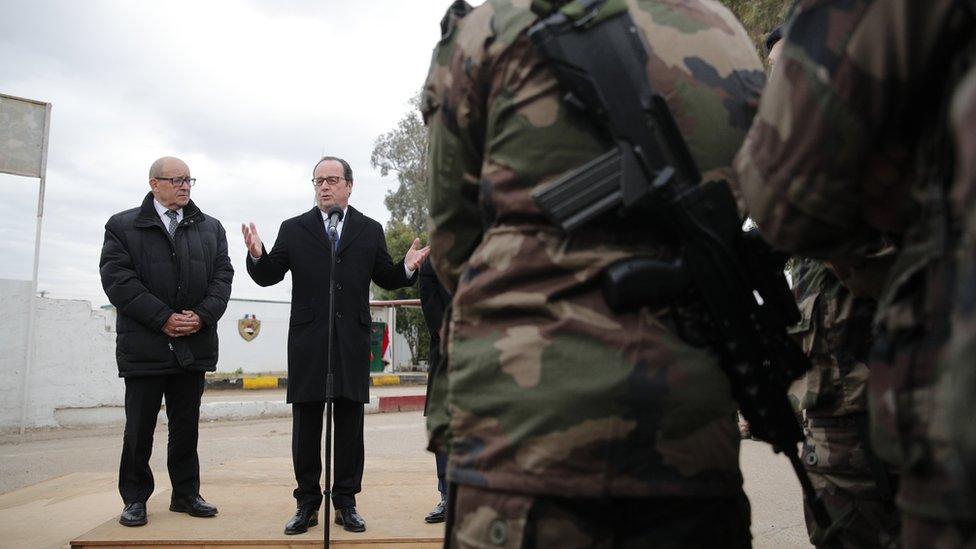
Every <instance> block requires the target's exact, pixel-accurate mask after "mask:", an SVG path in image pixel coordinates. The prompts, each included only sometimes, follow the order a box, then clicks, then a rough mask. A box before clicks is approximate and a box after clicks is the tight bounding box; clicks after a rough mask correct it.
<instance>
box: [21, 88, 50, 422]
mask: <svg viewBox="0 0 976 549" xmlns="http://www.w3.org/2000/svg"><path fill="white" fill-rule="evenodd" d="M50 131H51V104H50V103H45V104H44V137H43V138H42V140H41V173H40V176H41V184H40V187H39V189H38V191H37V226H36V228H35V231H34V271H33V274H32V275H31V291H30V301H29V305H28V312H27V360H25V361H24V382H23V391H22V392H21V394H22V395H23V404H22V406H21V409H20V434H24V432H25V431H26V429H27V404H28V402H30V399H29V398H28V396H29V395H28V394H27V392H28V391H29V390H30V376H31V367H32V366H33V364H34V358H35V354H36V349H35V347H36V346H37V345H36V344H37V341H36V340H37V329H36V327H35V326H34V324H36V320H37V271H38V265H39V264H40V257H41V224H42V222H43V221H44V189H45V186H46V183H47V144H48V135H49V133H50Z"/></svg>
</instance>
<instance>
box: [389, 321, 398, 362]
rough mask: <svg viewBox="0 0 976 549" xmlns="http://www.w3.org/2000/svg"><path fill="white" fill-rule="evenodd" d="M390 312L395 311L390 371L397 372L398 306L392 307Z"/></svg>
mask: <svg viewBox="0 0 976 549" xmlns="http://www.w3.org/2000/svg"><path fill="white" fill-rule="evenodd" d="M390 310H391V311H393V315H392V316H393V326H391V327H390V370H391V371H393V372H395V371H396V369H397V361H396V335H397V331H396V323H397V319H396V311H397V306H396V305H394V306H393V307H390Z"/></svg>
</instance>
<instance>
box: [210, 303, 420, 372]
mask: <svg viewBox="0 0 976 549" xmlns="http://www.w3.org/2000/svg"><path fill="white" fill-rule="evenodd" d="M290 309H291V305H290V304H289V303H287V302H282V301H259V300H247V299H234V298H231V300H230V302H229V303H228V304H227V311H226V312H225V313H224V316H223V317H221V319H220V321H219V322H218V323H217V337H218V338H219V339H220V360H219V361H218V362H217V371H218V372H233V371H235V370H237V369H238V368H240V369H241V370H242V371H243V372H244V373H258V372H284V371H286V370H287V369H288V361H287V358H286V355H287V352H288V316H289V311H290ZM371 313H372V316H373V320H375V321H378V322H388V321H387V314H386V309H380V308H376V309H373V310H372V311H371ZM245 314H253V315H256V316H257V319H258V320H260V321H261V331H260V332H259V333H258V336H257V337H256V338H254V339H253V340H251V341H245V340H244V338H242V337H241V335H240V333H238V331H237V321H238V320H240V319H242V318H244V315H245ZM394 343H395V344H396V346H397V348H396V361H397V364H402V365H406V364H409V363H410V361H411V354H410V345H409V344H408V343H407V340H406V338H404V337H403V336H401V335H399V334H398V335H397V336H396V337H395V338H394Z"/></svg>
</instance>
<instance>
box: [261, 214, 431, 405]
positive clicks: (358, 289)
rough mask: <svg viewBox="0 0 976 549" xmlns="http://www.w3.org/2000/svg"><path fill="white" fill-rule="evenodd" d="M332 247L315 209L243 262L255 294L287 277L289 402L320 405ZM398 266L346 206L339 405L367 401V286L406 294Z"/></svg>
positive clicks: (370, 226)
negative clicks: (289, 282) (257, 288)
mask: <svg viewBox="0 0 976 549" xmlns="http://www.w3.org/2000/svg"><path fill="white" fill-rule="evenodd" d="M331 253H332V250H331V246H330V242H329V239H328V237H327V236H326V232H325V225H324V224H323V222H322V214H321V212H320V210H319V209H318V207H315V208H312V209H311V210H309V211H308V212H305V213H303V214H302V215H299V216H297V217H293V218H291V219H288V220H285V221H284V222H282V223H281V228H280V229H278V238H277V240H275V243H274V247H273V248H272V249H271V251H270V252H267V251H266V250H265V251H264V253H263V254H262V255H261V258H260V259H259V260H258V261H254V260H252V259H251V258H250V257H248V258H247V259H246V260H245V261H246V263H247V272H248V274H250V275H251V278H252V279H254V282H256V283H257V284H258V285H260V286H271V285H272V284H276V283H278V282H280V281H281V279H282V278H284V276H285V273H286V272H287V271H289V270H290V271H291V277H292V289H291V317H290V320H289V326H288V394H287V400H288V402H314V401H321V400H325V371H326V359H327V357H328V355H327V354H326V347H327V346H328V338H327V336H328V329H329V318H328V316H329V315H328V313H329V261H330V254H331ZM415 279H416V273H414V276H413V278H410V279H408V278H407V276H406V273H405V271H404V268H403V260H400V261H399V262H397V263H394V262H393V260H392V259H391V258H390V253H389V252H388V251H387V249H386V238H385V236H384V234H383V227H382V226H380V224H379V223H377V222H376V221H374V220H372V219H370V218H369V217H366V216H365V215H363V214H362V213H360V212H359V211H358V210H356V209H355V208H353V207H352V206H349V207H348V209H347V210H346V218H345V220H344V223H343V227H342V236H341V238H340V239H339V250H338V253H337V254H336V272H335V280H336V287H335V288H336V291H335V341H334V343H335V345H334V347H335V349H336V350H337V351H338V352H337V353H336V354H334V355H333V361H334V363H333V372H334V377H333V380H334V389H335V396H336V397H343V398H347V399H350V400H354V401H357V402H364V403H365V402H368V401H369V333H370V324H371V318H370V315H369V282H370V280H372V281H374V282H376V284H377V285H378V286H380V287H381V288H384V289H387V290H394V289H396V288H402V287H404V286H409V285H410V284H412V283H413V281H414V280H415Z"/></svg>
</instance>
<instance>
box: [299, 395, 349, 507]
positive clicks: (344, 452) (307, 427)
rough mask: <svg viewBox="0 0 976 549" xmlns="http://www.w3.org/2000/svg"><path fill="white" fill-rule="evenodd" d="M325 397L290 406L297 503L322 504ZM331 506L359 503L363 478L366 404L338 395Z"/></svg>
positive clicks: (335, 410)
mask: <svg viewBox="0 0 976 549" xmlns="http://www.w3.org/2000/svg"><path fill="white" fill-rule="evenodd" d="M324 410H325V401H318V402H296V403H294V404H292V406H291V413H292V430H291V458H292V462H293V463H294V466H295V480H296V481H297V482H298V488H296V489H295V492H294V495H295V500H296V501H297V502H298V506H299V507H302V506H306V505H311V506H314V507H315V508H316V509H317V508H318V507H319V506H320V505H321V504H322V488H321V486H322V485H321V482H320V480H321V478H322V423H323V421H324V415H323V412H324ZM332 425H333V426H334V431H333V435H332V452H333V453H332V463H333V469H332V476H333V481H332V506H333V507H335V508H336V509H346V508H349V507H355V506H356V494H358V493H359V492H360V491H361V490H362V482H363V458H364V455H365V451H364V448H363V404H362V403H361V402H354V401H352V400H349V399H345V398H342V397H338V398H336V399H335V401H334V403H333V404H332Z"/></svg>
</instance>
